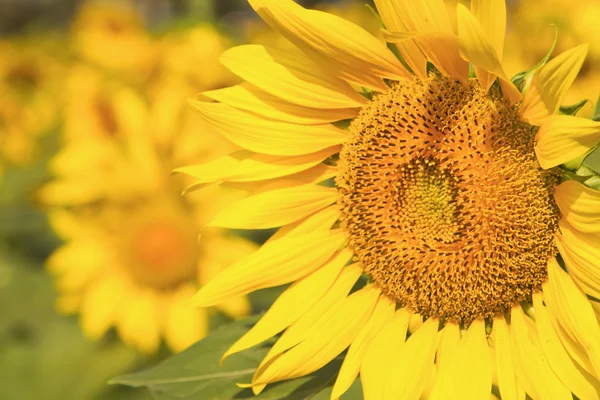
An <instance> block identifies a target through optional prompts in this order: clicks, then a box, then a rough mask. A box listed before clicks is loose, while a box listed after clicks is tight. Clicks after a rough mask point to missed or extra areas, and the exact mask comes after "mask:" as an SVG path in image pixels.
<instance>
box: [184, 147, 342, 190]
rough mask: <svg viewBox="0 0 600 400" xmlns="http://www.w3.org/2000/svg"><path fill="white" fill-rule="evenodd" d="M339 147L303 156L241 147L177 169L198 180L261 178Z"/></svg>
mask: <svg viewBox="0 0 600 400" xmlns="http://www.w3.org/2000/svg"><path fill="white" fill-rule="evenodd" d="M339 149H340V148H339V146H333V147H328V148H326V149H323V150H321V151H318V152H316V153H311V154H306V155H300V156H272V155H268V154H258V153H252V152H250V151H247V150H241V151H237V152H235V153H231V154H228V155H226V156H224V157H221V158H217V159H216V160H213V161H209V162H207V163H204V164H200V165H193V166H190V167H183V168H178V169H176V170H175V172H181V173H184V174H188V175H190V176H192V177H194V179H195V183H196V184H199V183H213V182H222V181H229V182H254V181H262V180H267V179H273V178H279V177H282V176H287V175H292V174H295V173H297V172H301V171H305V170H307V169H309V168H312V167H314V166H315V165H318V164H320V163H321V162H322V161H323V160H325V159H326V158H327V157H329V156H331V155H333V154H335V153H338V152H339Z"/></svg>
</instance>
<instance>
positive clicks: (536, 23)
mask: <svg viewBox="0 0 600 400" xmlns="http://www.w3.org/2000/svg"><path fill="white" fill-rule="evenodd" d="M509 14H510V16H511V22H512V23H511V24H510V26H509V29H508V33H507V37H506V41H507V46H508V48H510V49H511V51H510V52H507V60H506V66H507V69H508V68H510V69H511V70H513V71H522V70H523V69H525V67H526V66H527V65H531V64H532V63H535V62H537V61H538V60H540V59H541V58H542V57H543V56H544V54H545V53H546V51H547V46H548V43H552V41H553V40H554V36H555V29H553V27H552V26H551V25H555V26H556V29H557V30H558V34H559V36H558V40H557V42H556V50H557V51H560V52H562V51H565V50H567V49H569V48H570V47H573V46H575V45H576V44H577V43H581V42H582V41H583V40H586V38H589V37H592V38H594V37H595V38H597V37H600V24H598V15H600V2H598V1H596V0H582V1H577V2H572V3H571V2H565V1H560V0H543V1H539V0H538V1H535V0H521V1H518V2H511V4H510V7H509ZM531 32H536V34H535V35H532V34H531ZM599 63H600V43H599V42H598V41H597V40H593V41H591V42H590V48H589V52H588V56H587V58H586V60H585V62H584V64H583V66H582V69H581V72H580V73H579V75H578V77H577V81H575V82H574V83H573V85H572V86H571V88H570V89H569V91H568V93H567V94H566V96H565V99H564V101H565V103H566V104H573V103H576V102H578V101H580V100H581V99H583V98H587V99H589V100H590V101H591V102H592V103H594V102H595V101H596V100H597V99H598V88H599V87H600V73H598V70H597V68H594V66H597V65H598V64H599ZM593 110H594V107H593V106H589V105H588V106H586V107H584V108H583V109H582V110H581V115H583V116H587V117H589V116H591V115H592V113H593Z"/></svg>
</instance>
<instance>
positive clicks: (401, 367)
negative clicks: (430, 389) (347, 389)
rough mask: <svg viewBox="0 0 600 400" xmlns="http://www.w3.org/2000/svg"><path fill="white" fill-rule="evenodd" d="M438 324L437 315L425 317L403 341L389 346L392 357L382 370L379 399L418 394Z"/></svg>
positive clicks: (428, 367) (429, 363)
mask: <svg viewBox="0 0 600 400" xmlns="http://www.w3.org/2000/svg"><path fill="white" fill-rule="evenodd" d="M438 325H439V321H438V320H437V319H435V318H429V319H428V320H427V321H425V322H424V323H423V325H422V326H421V327H420V328H419V329H418V330H417V331H416V332H415V333H413V334H412V335H410V337H409V338H408V340H406V342H405V343H404V344H403V345H401V346H400V347H399V348H396V349H394V348H390V350H389V353H388V354H387V357H390V358H391V359H392V360H393V361H392V364H391V365H390V367H389V369H388V370H387V371H385V372H384V375H385V376H386V378H385V379H386V381H385V387H384V392H383V397H382V398H383V399H394V398H399V399H418V398H420V397H421V395H422V393H423V391H424V390H425V386H426V385H427V381H428V379H429V372H430V370H431V367H432V366H433V361H434V357H435V349H436V347H437V333H438ZM402 333H403V331H400V332H398V334H399V335H400V337H402ZM375 340H377V339H375ZM394 350H395V351H394ZM365 393H366V392H365Z"/></svg>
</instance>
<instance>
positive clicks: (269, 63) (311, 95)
mask: <svg viewBox="0 0 600 400" xmlns="http://www.w3.org/2000/svg"><path fill="white" fill-rule="evenodd" d="M220 61H221V63H223V65H225V66H226V67H227V68H229V69H230V70H231V71H232V72H233V73H235V74H236V75H238V76H240V77H241V78H243V79H244V80H246V81H248V82H250V83H251V84H252V85H254V86H256V87H258V88H260V89H262V90H264V91H265V92H267V93H270V94H271V95H273V96H275V97H278V98H280V99H283V100H286V101H288V102H290V103H292V104H298V105H301V106H305V107H309V108H312V107H317V108H320V109H335V108H355V107H361V106H362V105H364V104H365V103H366V99H365V98H364V97H363V96H361V95H360V94H358V93H357V92H356V91H355V90H354V89H352V87H351V86H350V85H349V84H348V83H346V82H344V81H343V80H341V79H339V78H336V77H335V76H332V75H331V74H329V73H328V72H326V70H324V69H323V68H319V66H318V65H317V64H315V63H314V62H313V61H312V60H311V59H310V58H309V57H307V56H306V55H304V54H302V53H301V52H295V51H290V50H278V49H274V48H271V47H264V46H260V45H243V46H237V47H233V48H231V49H229V50H227V51H225V52H224V53H223V54H222V55H221V58H220ZM238 101H239V100H238Z"/></svg>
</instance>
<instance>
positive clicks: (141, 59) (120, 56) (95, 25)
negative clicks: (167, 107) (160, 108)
mask: <svg viewBox="0 0 600 400" xmlns="http://www.w3.org/2000/svg"><path fill="white" fill-rule="evenodd" d="M71 35H72V39H73V43H74V47H75V50H76V52H77V55H78V56H79V57H81V58H82V59H83V60H86V61H88V62H90V63H92V64H96V65H98V66H101V67H103V68H107V69H111V70H114V71H116V72H120V73H125V74H128V75H129V76H134V77H136V78H142V77H145V76H146V75H147V74H149V73H150V70H151V66H152V64H153V63H152V61H153V60H154V53H153V52H154V46H153V45H152V38H151V37H150V34H149V32H148V31H147V30H146V29H145V26H144V21H143V19H142V17H141V16H140V15H139V13H138V12H137V11H136V10H135V9H134V8H132V7H131V6H130V5H128V4H127V2H110V1H109V2H106V1H89V2H84V3H83V5H82V6H81V8H80V9H79V12H78V14H77V16H76V18H75V20H74V22H73V25H72V27H71Z"/></svg>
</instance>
